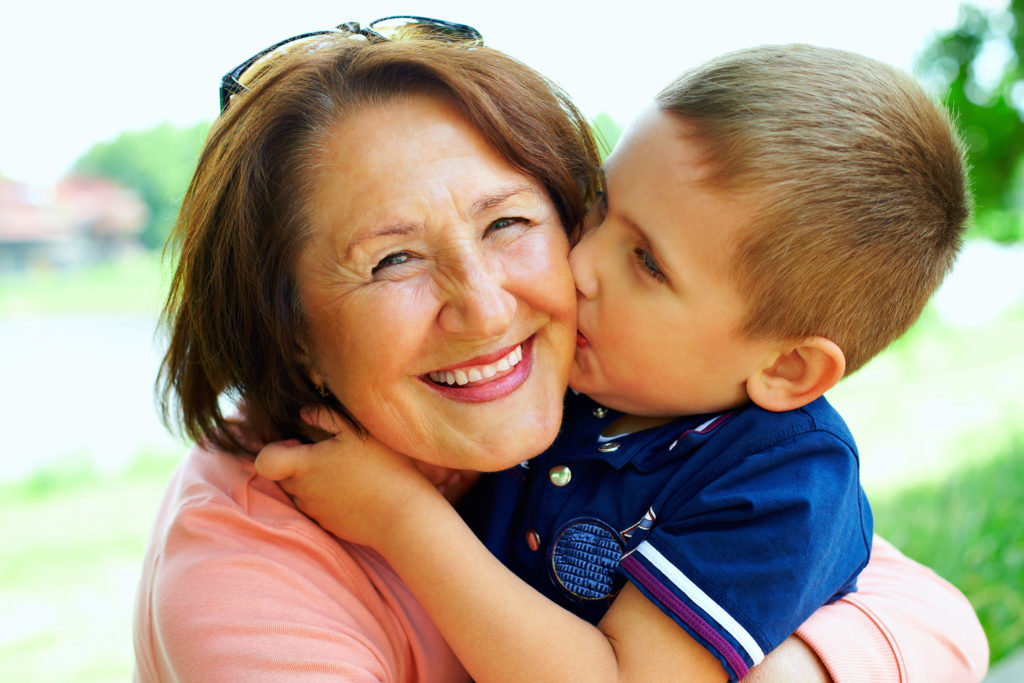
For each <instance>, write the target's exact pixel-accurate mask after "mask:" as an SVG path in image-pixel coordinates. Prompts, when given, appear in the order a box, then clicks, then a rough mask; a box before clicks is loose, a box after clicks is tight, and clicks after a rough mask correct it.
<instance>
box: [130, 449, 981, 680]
mask: <svg viewBox="0 0 1024 683" xmlns="http://www.w3.org/2000/svg"><path fill="white" fill-rule="evenodd" d="M798 634H799V635H800V636H801V637H802V638H803V639H804V640H806V641H807V642H808V643H809V644H810V645H811V647H812V648H814V650H815V651H816V652H817V653H818V655H819V656H820V657H821V658H822V660H823V661H824V662H825V665H826V666H827V667H828V669H829V671H830V673H831V674H832V676H833V678H834V679H835V680H836V681H839V682H840V683H854V682H859V681H929V682H931V681H979V680H981V678H982V677H983V676H984V673H985V670H986V667H987V664H988V646H987V643H986V641H985V638H984V634H983V633H982V631H981V627H980V625H979V624H978V621H977V618H976V617H975V615H974V611H973V610H972V609H971V607H970V605H969V604H968V603H967V601H966V600H965V599H964V597H963V596H962V595H961V594H960V593H959V591H957V590H956V589H955V588H953V587H952V586H951V585H949V584H948V583H946V582H945V581H943V580H942V579H940V578H939V577H938V576H936V575H935V574H934V573H933V572H931V571H930V570H928V569H926V568H925V567H922V566H920V565H918V564H917V563H914V562H912V561H911V560H909V559H907V558H906V557H904V556H903V555H901V554H900V553H899V552H898V551H896V550H895V549H894V548H893V547H892V546H890V545H889V544H887V543H886V542H885V541H883V540H881V539H879V538H876V539H875V545H874V551H873V555H872V559H871V562H870V563H869V564H868V567H867V569H865V570H864V572H863V573H862V574H861V577H860V580H859V590H858V592H857V593H854V594H851V595H849V596H847V597H846V598H843V599H842V600H840V601H839V602H837V603H835V604H833V605H829V606H826V607H823V608H821V609H820V610H818V612H816V613H815V614H814V615H813V616H812V617H811V619H809V620H808V621H807V622H806V623H805V624H804V625H803V626H801V627H800V630H799V631H798ZM135 656H136V664H135V666H136V669H135V680H136V681H227V680H242V679H244V680H246V681H297V680H339V681H353V682H363V681H386V682H388V683H392V682H394V683H412V682H416V681H422V682H424V683H430V682H435V681H436V682H439V683H440V682H459V681H468V680H469V679H468V676H467V675H466V672H465V671H464V670H463V669H462V667H461V666H460V665H459V663H458V661H457V660H456V659H455V656H454V655H453V653H452V652H451V650H450V649H449V648H448V646H447V644H446V643H445V642H444V640H443V639H442V637H441V634H440V633H439V632H438V631H437V629H436V628H435V627H434V626H433V624H432V623H431V621H430V620H429V619H428V617H427V615H426V614H425V613H424V612H423V609H422V608H421V607H420V605H419V603H418V602H417V601H416V599H415V598H414V597H413V596H412V594H411V593H409V591H408V590H407V589H406V588H405V586H404V585H403V584H402V582H401V581H400V580H399V579H398V577H397V576H396V575H395V574H394V572H393V571H392V570H391V568H390V567H389V566H388V565H387V563H386V562H384V560H383V559H382V558H381V557H380V556H379V555H377V554H376V553H374V552H373V551H371V550H369V549H367V548H364V547H362V546H356V545H352V544H349V543H346V542H343V541H339V540H338V539H336V538H335V537H333V536H331V535H330V534H328V533H327V532H325V531H324V530H323V529H321V528H320V527H319V526H317V525H316V524H315V523H313V522H312V521H310V520H309V519H308V518H306V517H305V516H303V515H302V514H301V513H299V512H298V510H296V509H295V507H294V506H292V504H291V503H290V501H289V500H288V497H287V496H286V495H285V494H284V493H283V492H282V491H281V489H280V488H279V487H278V486H277V484H276V483H273V482H270V481H268V480H266V479H263V478H261V477H258V476H256V474H255V473H254V471H253V466H252V463H251V462H250V461H249V460H247V459H245V458H241V457H237V456H233V455H230V454H227V453H223V452H219V451H209V450H203V449H200V448H196V449H193V450H192V452H191V453H190V454H189V455H188V457H187V458H186V460H185V461H184V462H183V463H182V465H181V466H180V467H179V468H178V470H177V472H176V473H175V474H174V477H173V478H172V480H171V483H170V485H169V487H168V490H167V493H166V495H165V498H164V501H163V504H162V506H161V508H160V511H159V513H158V517H157V521H156V525H155V528H154V530H153V534H152V537H151V539H150V545H149V548H148V550H147V553H146V558H145V564H144V566H143V570H142V577H141V580H140V583H139V589H138V594H137V601H136V610H135Z"/></svg>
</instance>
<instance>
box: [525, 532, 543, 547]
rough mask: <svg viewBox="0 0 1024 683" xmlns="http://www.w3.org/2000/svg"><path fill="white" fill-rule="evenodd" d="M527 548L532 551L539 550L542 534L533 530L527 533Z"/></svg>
mask: <svg viewBox="0 0 1024 683" xmlns="http://www.w3.org/2000/svg"><path fill="white" fill-rule="evenodd" d="M526 547H528V548H529V549H530V550H537V549H538V548H540V534H538V533H537V532H536V531H534V530H533V529H530V530H529V531H527V532H526Z"/></svg>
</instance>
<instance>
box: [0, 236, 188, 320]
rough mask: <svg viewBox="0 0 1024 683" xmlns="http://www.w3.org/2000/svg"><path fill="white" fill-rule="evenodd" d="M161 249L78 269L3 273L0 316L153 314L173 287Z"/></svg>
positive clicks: (0, 288) (1, 278)
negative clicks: (168, 287)
mask: <svg viewBox="0 0 1024 683" xmlns="http://www.w3.org/2000/svg"><path fill="white" fill-rule="evenodd" d="M167 270H168V269H167V268H166V267H165V266H164V265H163V264H162V263H161V260H160V255H159V254H158V253H156V252H140V253H137V254H131V255H128V256H125V257H123V258H121V259H118V260H116V261H111V262H106V263H101V264H97V265H94V266H88V267H84V268H80V269H73V270H67V271H64V270H56V269H50V270H32V271H29V272H27V273H18V274H4V275H0V318H16V317H21V316H30V315H31V316H36V315H61V314H74V315H91V314H109V313H115V314H121V313H153V312H156V311H159V310H160V307H161V306H162V305H163V299H164V296H165V294H166V291H167V283H168V281H169V280H168V277H167V276H168V275H169V273H168V272H167Z"/></svg>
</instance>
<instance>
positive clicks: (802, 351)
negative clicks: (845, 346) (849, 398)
mask: <svg viewBox="0 0 1024 683" xmlns="http://www.w3.org/2000/svg"><path fill="white" fill-rule="evenodd" d="M845 372H846V356H845V355H844V354H843V351H842V349H840V348H839V346H838V345H837V344H836V343H835V342H833V341H832V340H831V339H826V338H825V337H808V338H807V339H804V340H802V341H800V342H799V343H798V344H796V345H793V346H787V347H785V348H783V349H782V350H780V351H779V353H778V355H776V356H775V357H774V358H773V359H772V360H771V361H770V362H769V364H768V365H766V366H765V367H762V368H761V369H760V370H758V371H757V372H755V373H754V374H753V375H751V376H750V377H748V378H747V394H748V395H749V396H750V400H751V401H753V402H754V403H756V404H757V405H759V406H760V407H762V408H764V409H765V410H771V411H774V412H781V411H784V410H794V409H796V408H800V407H802V406H805V405H807V404H808V403H810V402H811V401H813V400H815V399H816V398H818V397H819V396H821V395H822V394H824V393H825V392H826V391H828V390H829V389H831V388H832V387H834V386H835V385H836V384H837V383H838V382H839V380H841V379H842V378H843V374H844V373H845Z"/></svg>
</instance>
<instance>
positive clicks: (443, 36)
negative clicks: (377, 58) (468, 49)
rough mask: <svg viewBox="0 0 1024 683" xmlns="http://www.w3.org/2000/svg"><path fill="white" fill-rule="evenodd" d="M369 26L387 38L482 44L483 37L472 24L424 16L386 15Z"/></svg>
mask: <svg viewBox="0 0 1024 683" xmlns="http://www.w3.org/2000/svg"><path fill="white" fill-rule="evenodd" d="M370 28H371V29H372V30H374V31H375V32H377V33H379V34H380V35H381V36H383V37H384V38H387V39H388V40H408V39H415V38H420V39H422V38H428V39H431V40H444V41H448V42H457V43H461V42H468V43H471V44H473V45H483V42H484V40H483V37H482V36H481V35H480V32H479V31H477V30H476V29H475V28H473V27H472V26H467V25H465V24H454V23H448V22H442V21H437V20H434V19H426V18H424V17H388V18H386V19H378V20H377V21H375V22H373V23H372V24H370Z"/></svg>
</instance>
